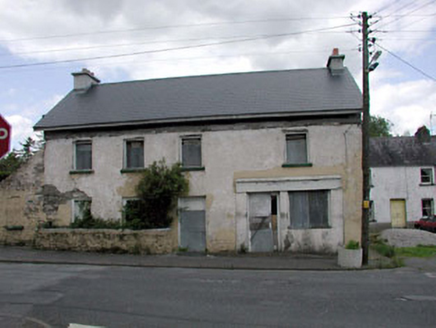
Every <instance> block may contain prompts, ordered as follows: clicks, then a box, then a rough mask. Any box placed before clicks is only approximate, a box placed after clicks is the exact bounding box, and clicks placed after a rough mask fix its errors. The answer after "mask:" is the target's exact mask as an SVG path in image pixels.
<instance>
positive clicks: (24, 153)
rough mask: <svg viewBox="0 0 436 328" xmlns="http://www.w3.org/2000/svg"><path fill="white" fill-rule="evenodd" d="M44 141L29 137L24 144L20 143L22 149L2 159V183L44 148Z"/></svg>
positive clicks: (0, 171) (39, 138) (0, 160)
mask: <svg viewBox="0 0 436 328" xmlns="http://www.w3.org/2000/svg"><path fill="white" fill-rule="evenodd" d="M42 140H43V139H42V138H41V137H39V136H38V139H32V138H31V137H28V138H27V139H26V140H25V141H24V142H23V143H21V142H20V145H21V149H19V150H16V149H14V150H12V151H11V152H10V153H9V154H8V155H7V156H5V157H3V158H2V159H0V181H2V180H4V179H6V178H7V177H8V176H10V175H11V174H12V173H14V172H15V171H16V170H18V168H19V167H20V166H21V164H23V163H25V162H26V161H28V160H29V159H30V158H31V157H32V156H33V155H34V154H35V153H36V152H38V151H39V150H40V149H42V148H43V147H44V144H43V141H42Z"/></svg>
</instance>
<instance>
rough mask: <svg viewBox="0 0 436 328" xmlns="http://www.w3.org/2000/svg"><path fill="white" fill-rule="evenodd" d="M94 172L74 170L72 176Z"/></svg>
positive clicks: (92, 171)
mask: <svg viewBox="0 0 436 328" xmlns="http://www.w3.org/2000/svg"><path fill="white" fill-rule="evenodd" d="M92 173H94V170H72V171H70V174H92Z"/></svg>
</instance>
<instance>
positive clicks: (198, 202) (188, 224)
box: [179, 197, 206, 252]
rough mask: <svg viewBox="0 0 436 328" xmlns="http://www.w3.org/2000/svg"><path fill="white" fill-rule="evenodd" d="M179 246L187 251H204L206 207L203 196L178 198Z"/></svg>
mask: <svg viewBox="0 0 436 328" xmlns="http://www.w3.org/2000/svg"><path fill="white" fill-rule="evenodd" d="M179 237H180V238H179V246H180V247H181V248H183V249H186V250H187V251H189V252H205V251H206V207H205V198H204V197H186V198H180V199H179Z"/></svg>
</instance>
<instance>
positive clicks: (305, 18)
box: [0, 16, 348, 42]
mask: <svg viewBox="0 0 436 328" xmlns="http://www.w3.org/2000/svg"><path fill="white" fill-rule="evenodd" d="M346 18H348V17H345V16H344V17H340V16H336V17H295V18H270V19H257V20H245V21H226V22H209V23H197V24H178V25H165V26H148V27H140V28H133V29H120V30H106V31H95V32H85V33H73V34H59V35H46V36H36V37H30V38H18V39H3V40H0V42H19V41H33V40H47V39H57V38H69V37H76V36H90V35H100V34H113V33H126V32H138V31H146V30H160V29H173V28H191V27H201V26H220V25H233V24H251V23H264V22H265V23H267V22H286V21H304V20H326V19H346Z"/></svg>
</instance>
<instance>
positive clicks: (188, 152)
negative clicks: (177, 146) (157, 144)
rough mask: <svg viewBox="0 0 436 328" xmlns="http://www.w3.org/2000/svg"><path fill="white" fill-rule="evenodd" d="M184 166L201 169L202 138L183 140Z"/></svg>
mask: <svg viewBox="0 0 436 328" xmlns="http://www.w3.org/2000/svg"><path fill="white" fill-rule="evenodd" d="M182 166H183V167H184V168H201V167H202V163H201V137H189V138H188V137H187V138H182Z"/></svg>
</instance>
